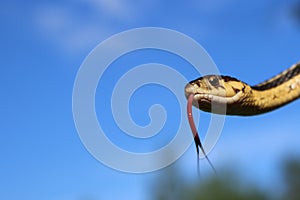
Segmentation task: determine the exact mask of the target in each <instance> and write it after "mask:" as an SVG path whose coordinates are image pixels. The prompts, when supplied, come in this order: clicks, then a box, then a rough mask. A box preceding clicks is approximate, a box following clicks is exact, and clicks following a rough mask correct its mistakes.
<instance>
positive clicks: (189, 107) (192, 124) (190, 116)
mask: <svg viewBox="0 0 300 200" xmlns="http://www.w3.org/2000/svg"><path fill="white" fill-rule="evenodd" d="M193 99H194V94H190V95H189V97H188V103H187V116H188V120H189V124H190V127H191V130H192V133H193V136H194V141H195V145H196V150H197V163H198V167H199V147H200V149H201V151H202V153H203V154H204V156H205V158H206V160H207V161H208V163H209V164H210V166H211V168H212V169H213V170H214V172H215V173H216V170H215V168H214V166H213V164H212V163H211V162H210V160H209V159H208V157H207V155H206V153H205V151H204V148H203V146H202V143H201V141H200V138H199V135H198V131H197V129H196V126H195V122H194V118H193V112H192V105H193ZM198 170H199V168H198Z"/></svg>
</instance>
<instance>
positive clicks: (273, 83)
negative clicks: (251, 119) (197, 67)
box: [185, 62, 300, 116]
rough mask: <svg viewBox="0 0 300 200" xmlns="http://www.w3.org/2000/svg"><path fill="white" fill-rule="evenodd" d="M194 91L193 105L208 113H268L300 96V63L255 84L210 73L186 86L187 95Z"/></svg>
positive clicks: (248, 114) (249, 114)
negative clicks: (251, 84)
mask: <svg viewBox="0 0 300 200" xmlns="http://www.w3.org/2000/svg"><path fill="white" fill-rule="evenodd" d="M191 94H193V105H194V106H196V107H197V108H199V109H201V110H203V111H206V112H212V113H216V114H226V115H240V116H251V115H258V114H262V113H266V112H269V111H272V110H274V109H277V108H279V107H281V106H284V105H286V104H288V103H289V102H292V101H294V100H296V99H298V98H299V97H300V62H299V63H297V64H295V65H293V66H291V67H290V68H289V69H287V70H285V71H283V72H282V73H280V74H278V75H277V76H274V77H273V78H271V79H269V80H267V81H264V82H262V83H260V84H257V85H255V86H250V85H248V84H247V83H245V82H243V81H240V80H238V79H236V78H232V77H230V76H219V75H207V76H204V77H201V78H198V79H196V80H193V81H191V82H189V83H188V84H187V85H186V87H185V95H186V97H187V98H188V97H189V96H190V95H191ZM224 106H226V109H224Z"/></svg>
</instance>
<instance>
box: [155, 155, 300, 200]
mask: <svg viewBox="0 0 300 200" xmlns="http://www.w3.org/2000/svg"><path fill="white" fill-rule="evenodd" d="M166 171H167V172H166V174H165V176H164V177H163V178H160V179H159V180H157V181H156V182H155V183H156V184H155V185H154V187H153V188H152V189H153V197H154V198H153V199H158V200H183V199H184V200H201V199H204V200H240V199H242V200H251V199H255V200H263V199H278V200H281V199H282V200H283V199H284V200H286V199H288V200H300V160H298V159H289V160H286V161H285V162H283V167H282V175H283V177H284V179H283V180H284V182H283V183H282V185H283V188H282V190H278V188H274V190H273V192H272V190H271V191H270V190H269V191H264V190H263V189H261V188H259V186H257V185H251V184H249V183H245V180H241V178H238V177H237V175H234V173H233V172H228V171H224V172H222V173H219V175H218V176H211V177H208V178H205V179H202V177H199V181H198V182H196V183H193V182H191V181H187V180H186V179H185V178H184V176H183V175H182V174H180V173H179V172H178V171H177V170H176V169H174V168H172V167H170V168H169V169H168V170H166ZM271 192H272V193H271Z"/></svg>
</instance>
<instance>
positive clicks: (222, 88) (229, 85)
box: [185, 75, 250, 114]
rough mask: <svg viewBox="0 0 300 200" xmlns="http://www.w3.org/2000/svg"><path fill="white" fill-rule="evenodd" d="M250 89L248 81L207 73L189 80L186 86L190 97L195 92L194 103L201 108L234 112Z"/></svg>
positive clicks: (215, 111) (214, 111) (219, 112)
mask: <svg viewBox="0 0 300 200" xmlns="http://www.w3.org/2000/svg"><path fill="white" fill-rule="evenodd" d="M249 90H250V86H248V85H247V84H246V83H243V82H241V81H239V80H237V79H235V78H232V77H230V76H218V75H207V76H204V77H201V78H198V79H196V80H193V81H191V82H189V83H188V84H187V85H186V86H185V95H186V97H187V98H188V96H189V95H190V94H194V100H193V105H194V106H196V107H197V108H199V109H200V110H203V111H206V112H213V113H217V114H234V113H232V112H234V109H235V107H236V106H238V102H239V101H241V100H242V99H243V98H244V97H245V95H247V92H248V91H249ZM226 107H227V108H226ZM232 110H233V111H232Z"/></svg>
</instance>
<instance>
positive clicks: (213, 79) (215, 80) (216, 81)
mask: <svg viewBox="0 0 300 200" xmlns="http://www.w3.org/2000/svg"><path fill="white" fill-rule="evenodd" d="M208 81H209V83H210V84H211V85H212V86H214V87H218V86H220V84H219V79H218V78H217V77H215V76H211V77H209V79H208Z"/></svg>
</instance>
